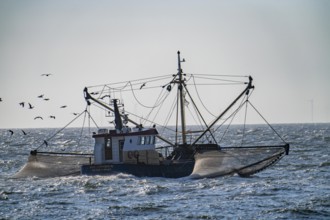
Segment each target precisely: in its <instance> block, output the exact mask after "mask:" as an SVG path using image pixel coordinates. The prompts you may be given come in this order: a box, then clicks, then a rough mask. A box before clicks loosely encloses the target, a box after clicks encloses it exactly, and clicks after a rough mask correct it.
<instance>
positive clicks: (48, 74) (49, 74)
mask: <svg viewBox="0 0 330 220" xmlns="http://www.w3.org/2000/svg"><path fill="white" fill-rule="evenodd" d="M51 75H52V74H51V73H47V74H41V76H51Z"/></svg>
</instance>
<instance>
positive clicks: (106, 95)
mask: <svg viewBox="0 0 330 220" xmlns="http://www.w3.org/2000/svg"><path fill="white" fill-rule="evenodd" d="M105 97H109V98H111V96H110V95H104V96H102V97H101V98H100V99H104V98H105Z"/></svg>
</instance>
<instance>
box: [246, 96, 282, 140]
mask: <svg viewBox="0 0 330 220" xmlns="http://www.w3.org/2000/svg"><path fill="white" fill-rule="evenodd" d="M248 102H249V104H250V105H251V106H252V107H253V108H254V110H255V111H256V112H257V113H258V114H259V116H260V117H261V118H262V119H263V120H264V121H265V122H266V123H267V125H268V126H269V127H270V128H271V129H272V130H273V131H274V133H275V134H276V135H277V136H278V137H279V138H280V139H281V140H282V141H283V142H284V143H285V144H287V142H286V141H285V140H284V139H283V138H282V137H281V136H280V135H279V134H278V133H277V131H276V130H275V129H274V128H273V126H271V125H270V124H269V123H268V121H267V120H266V119H265V118H264V116H262V115H261V113H260V112H259V111H258V110H257V109H256V108H255V107H254V105H252V103H251V102H250V101H248Z"/></svg>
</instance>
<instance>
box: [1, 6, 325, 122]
mask: <svg viewBox="0 0 330 220" xmlns="http://www.w3.org/2000/svg"><path fill="white" fill-rule="evenodd" d="M329 12H330V1H327V0H313V1H312V0H290V1H278V0H268V1H264V0H250V1H249V0H244V1H243V0H235V1H231V0H230V1H229V0H228V1H219V0H214V1H213V0H203V1H202V0H181V1H177V0H168V1H160V0H140V1H135V0H131V1H130V0H120V1H119V0H118V1H115V0H107V1H105V0H104V1H103V0H97V1H87V0H76V1H74V0H58V1H51V0H29V1H23V0H0V98H1V99H2V101H1V102H0V128H38V127H63V126H64V125H65V124H66V123H67V122H69V121H70V120H71V119H72V117H73V115H72V113H73V112H81V111H83V110H84V109H85V105H86V103H85V100H84V98H83V92H82V91H83V88H84V87H85V86H91V85H99V84H106V83H110V82H116V81H126V80H132V79H138V78H144V77H150V76H157V75H164V74H175V73H176V72H177V63H176V62H177V57H176V56H177V55H176V52H177V51H178V50H180V51H181V54H182V56H183V57H184V58H185V59H186V60H187V62H185V63H184V66H183V69H184V71H186V72H192V73H198V74H233V75H252V76H253V78H254V84H255V86H256V89H255V92H254V94H253V103H254V105H255V106H258V110H260V111H261V112H262V113H263V116H264V117H265V118H267V121H269V122H270V123H311V122H315V123H324V122H330V98H329V95H330V86H329V83H330V22H329V21H330V13H329ZM42 74H52V75H50V76H49V77H47V76H42ZM42 94H43V95H44V98H49V99H50V100H49V101H44V100H42V99H40V98H37V97H38V96H39V95H42ZM23 101H24V102H26V103H31V104H32V105H33V106H34V107H35V108H34V109H28V108H27V107H26V106H25V107H24V108H23V107H21V106H20V105H19V103H20V102H23ZM63 105H67V107H66V108H60V106H63ZM38 115H41V116H43V118H44V120H34V117H36V116H38ZM50 115H56V119H51V118H49V116H50ZM252 123H253V120H252Z"/></svg>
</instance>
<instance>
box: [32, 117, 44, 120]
mask: <svg viewBox="0 0 330 220" xmlns="http://www.w3.org/2000/svg"><path fill="white" fill-rule="evenodd" d="M36 119H41V120H44V119H43V118H42V117H41V116H37V117H35V118H34V120H36Z"/></svg>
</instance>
